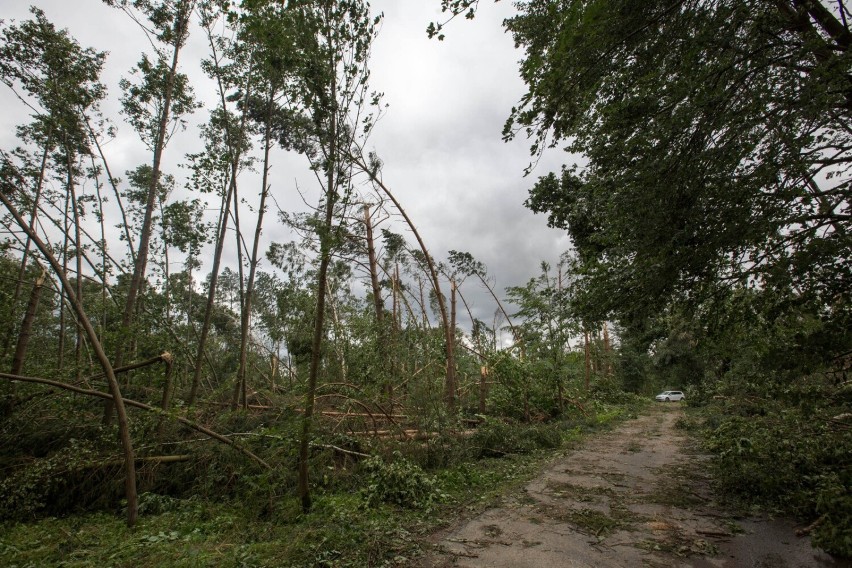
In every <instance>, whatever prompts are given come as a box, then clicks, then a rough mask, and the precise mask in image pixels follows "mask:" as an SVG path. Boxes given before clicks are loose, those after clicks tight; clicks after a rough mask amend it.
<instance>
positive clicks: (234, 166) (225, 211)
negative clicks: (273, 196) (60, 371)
mask: <svg viewBox="0 0 852 568" xmlns="http://www.w3.org/2000/svg"><path fill="white" fill-rule="evenodd" d="M210 42H211V46H214V49H215V44H214V43H213V40H212V39H210ZM249 75H250V74H249ZM217 82H218V84H219V104H221V105H222V109H226V108H227V106H226V99H225V89H224V87H223V85H222V83H221V80H220V78H219V77H218V76H217ZM250 94H251V83H250V82H248V81H247V82H246V85H245V96H244V97H243V114H242V117H241V119H240V133H238V135H241V133H242V132H244V131H245V125H246V120H247V115H246V111H245V109H246V108H247V107H248V99H249V95H250ZM225 133H226V135H227V138H228V145H229V147H230V150H231V151H232V152H233V156H232V158H231V166H230V169H231V172H230V173H231V175H230V180H229V181H228V189H227V191H225V194H224V195H223V197H222V208H221V217H220V218H219V226H218V227H219V231H218V233H217V235H216V247H215V252H214V253H213V266H212V268H211V269H210V286H209V287H208V290H207V304H206V305H205V307H204V320H203V322H202V324H201V332H200V333H199V337H198V351H197V353H196V356H195V367H194V369H193V374H192V387H191V388H190V391H189V396H188V397H187V399H186V404H187V406H192V405H193V404H195V399H196V398H197V396H198V389H199V387H200V386H201V370H202V368H203V360H204V348H205V346H206V344H207V336H208V335H209V334H210V325H211V322H212V319H213V308H214V305H215V302H216V286H217V284H218V282H219V268H220V266H221V263H222V250H223V248H224V246H225V237H226V236H227V230H228V217H230V212H231V198H232V195H233V194H234V192H235V191H236V187H237V173H238V171H239V167H240V158H241V150H242V146H241V145H239V144H237V142H236V141H235V136H234V133H232V132H230V131H229V129H228V128H227V127H226V132H225Z"/></svg>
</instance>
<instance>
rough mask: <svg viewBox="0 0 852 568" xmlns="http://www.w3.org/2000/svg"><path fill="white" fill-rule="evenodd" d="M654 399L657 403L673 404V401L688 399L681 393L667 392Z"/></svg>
mask: <svg viewBox="0 0 852 568" xmlns="http://www.w3.org/2000/svg"><path fill="white" fill-rule="evenodd" d="M654 398H655V399H656V401H657V402H671V401H673V400H683V399H684V398H686V397H685V396H684V395H683V393H682V392H680V391H665V392H662V393H660V394H658V395H657V396H655V397H654Z"/></svg>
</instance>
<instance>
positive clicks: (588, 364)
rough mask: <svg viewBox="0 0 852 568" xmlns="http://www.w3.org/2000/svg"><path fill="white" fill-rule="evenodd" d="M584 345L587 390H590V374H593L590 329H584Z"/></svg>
mask: <svg viewBox="0 0 852 568" xmlns="http://www.w3.org/2000/svg"><path fill="white" fill-rule="evenodd" d="M583 345H584V347H585V359H586V390H587V391H588V390H589V376H590V375H591V371H592V369H591V354H590V353H589V330H588V329H583Z"/></svg>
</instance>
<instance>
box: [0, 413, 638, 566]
mask: <svg viewBox="0 0 852 568" xmlns="http://www.w3.org/2000/svg"><path fill="white" fill-rule="evenodd" d="M634 402H635V401H634ZM636 408H637V407H636V406H625V405H618V406H614V405H608V404H605V403H603V402H595V401H590V402H589V403H588V406H587V412H588V416H584V415H583V414H582V413H580V412H579V411H577V412H575V413H573V414H572V415H571V416H569V417H567V418H565V419H563V420H552V421H549V422H545V423H533V424H523V423H519V422H514V421H508V422H505V421H501V420H497V419H486V420H484V421H483V422H482V424H480V426H479V428H477V429H476V430H475V431H474V432H473V433H472V434H471V435H456V436H453V435H451V433H448V432H445V433H442V434H441V436H438V437H436V438H437V441H436V440H434V439H430V440H427V441H425V442H424V441H407V442H400V441H390V440H385V441H382V442H381V443H379V442H376V441H370V440H364V439H361V438H358V439H355V438H349V437H347V436H343V435H341V434H335V433H332V432H325V431H323V430H322V429H320V430H319V432H318V435H317V438H316V440H315V443H314V448H313V454H312V464H311V471H312V474H311V475H312V478H311V483H312V487H313V495H314V506H313V508H312V510H311V512H310V513H309V514H303V513H302V512H301V510H300V508H299V504H298V502H297V500H296V498H295V476H294V471H295V464H296V461H295V459H296V458H295V453H294V448H295V447H296V446H295V444H294V435H295V432H296V428H295V425H296V422H295V421H289V422H288V421H287V420H279V421H278V422H277V425H276V426H275V427H271V426H268V425H266V423H265V422H264V421H263V419H262V418H258V417H255V418H251V417H247V416H243V417H238V416H237V417H233V418H229V420H231V421H232V422H234V423H233V424H228V425H222V424H218V425H216V427H217V428H219V429H220V430H226V429H233V430H238V431H241V432H243V433H244V435H243V436H242V437H241V438H240V443H241V444H243V445H245V446H246V447H249V448H251V449H252V450H253V451H256V452H258V453H260V454H261V455H263V456H264V458H265V459H267V460H269V461H270V462H271V463H273V465H274V470H273V472H262V471H260V470H258V468H257V467H255V466H254V465H252V464H250V463H247V460H245V459H244V458H243V457H242V456H240V455H239V454H237V453H235V452H234V451H233V450H232V449H230V448H228V447H226V446H221V445H211V444H209V443H208V444H203V445H199V444H198V443H197V442H196V443H193V444H178V445H177V448H179V451H185V452H187V454H188V455H189V459H188V460H187V461H185V462H180V463H173V464H169V465H160V466H157V467H156V468H152V469H151V470H150V471H148V473H147V474H146V477H145V479H143V480H142V482H141V483H140V487H141V488H142V491H143V493H142V494H141V497H140V510H139V512H140V518H139V523H138V525H137V526H136V527H135V528H134V529H128V528H127V527H126V526H125V524H124V517H123V511H122V509H121V507H120V505H119V504H115V505H112V506H110V505H108V506H106V507H102V506H99V507H95V508H94V509H92V507H91V502H88V501H87V502H86V503H89V505H86V503H83V502H81V503H79V504H78V506H77V507H76V508H73V507H72V508H68V509H67V510H65V511H64V512H61V511H59V510H58V507H55V506H53V505H52V503H51V499H56V498H57V496H62V495H63V494H67V497H68V498H69V499H70V498H71V497H72V496H73V494H74V491H75V490H76V489H78V488H80V487H83V486H88V485H86V484H87V483H88V482H87V481H86V479H76V478H73V476H72V478H69V479H70V481H69V480H66V481H57V482H56V483H55V484H54V485H52V486H50V487H48V488H47V489H49V491H48V490H47V489H46V490H45V491H32V490H31V489H32V488H33V487H37V486H38V484H39V483H40V479H41V478H40V477H39V476H41V475H49V474H51V472H55V471H60V468H59V466H60V464H63V460H64V461H65V463H64V465H63V467H64V468H65V470H69V471H70V470H72V469H75V468H76V467H77V466H80V468H81V469H82V470H85V471H90V469H87V467H88V466H87V467H83V466H84V465H86V464H83V462H87V463H88V465H89V466H90V465H91V464H92V463H95V462H97V460H100V459H102V458H103V455H106V454H104V448H103V447H101V446H99V445H94V446H92V445H88V446H85V447H86V448H88V449H87V450H86V451H80V452H76V453H73V452H72V453H73V456H74V457H73V460H72V461H73V463H71V464H69V463H67V462H68V459H69V458H68V450H65V451H64V452H63V451H62V450H58V451H57V452H56V453H53V454H48V456H46V458H47V459H46V460H45V461H41V462H39V463H40V465H39V466H37V467H36V466H33V467H30V468H23V469H19V470H18V471H19V472H27V473H19V474H18V475H16V476H14V477H6V478H4V480H3V482H2V483H3V484H4V485H3V486H2V487H0V490H2V491H4V492H5V493H4V501H3V507H5V509H4V513H5V518H6V519H7V520H6V521H5V522H4V523H3V525H2V526H0V565H3V566H10V567H25V566H26V567H29V566H33V567H35V566H39V567H40V566H78V567H89V566H134V567H137V566H139V567H145V566H164V565H165V566H177V567H180V566H217V567H218V566H224V567H228V566H234V567H247V566H282V567H287V566H293V567H295V566H334V567H349V566H352V567H354V566H359V567H360V566H396V565H404V564H407V563H408V564H410V562H412V560H411V559H412V558H414V557H416V556H417V555H418V554H419V553H420V547H421V543H422V542H423V538H424V536H425V535H428V534H429V533H431V532H433V531H434V530H436V529H437V528H439V527H442V526H447V525H449V524H450V523H452V522H454V521H456V520H457V519H458V516H459V514H460V513H461V512H464V511H469V510H477V509H478V508H480V507H484V506H485V505H486V504H487V503H488V502H489V501H490V500H491V499H494V498H495V497H496V496H498V495H499V494H500V493H501V492H502V491H505V490H506V488H507V487H511V486H513V485H514V484H516V483H520V482H521V481H523V480H526V479H529V478H531V477H532V476H533V475H534V474H535V473H536V472H537V471H538V470H539V468H540V467H541V463H542V460H545V459H547V458H549V457H550V456H552V453H553V451H554V450H556V449H557V448H562V447H567V446H571V445H572V444H575V443H577V442H578V441H579V440H580V439H582V437H583V436H584V435H585V434H586V433H589V432H593V431H595V430H598V429H601V428H608V427H610V426H611V425H612V424H614V423H615V422H617V421H618V420H620V419H622V418H625V417H629V416H633V415H634V414H635V412H636ZM279 418H280V417H279ZM113 443H114V441H113ZM73 447H76V448H77V449H80V448H82V447H83V446H79V445H78V446H73ZM335 448H337V449H335ZM339 450H344V451H342V452H341V451H339ZM360 454H369V455H372V456H373V457H370V458H367V459H364V458H362V457H360ZM74 460H76V461H74ZM111 468H112V469H110V470H109V475H110V477H109V479H107V481H109V480H110V479H111V480H112V482H113V484H114V486H115V487H114V489H119V488H120V481H121V475H120V468H119V467H117V466H115V465H112V466H111ZM143 471H144V469H143ZM87 475H91V474H90V473H89V474H87ZM59 477H60V478H62V476H59ZM27 479H29V481H26V480H27ZM25 481H26V484H24V483H23V482H25ZM90 481H91V483H90V485H92V486H97V484H96V483H95V481H96V480H90ZM97 481H98V482H100V483H101V484H102V483H103V482H104V480H103V479H99V480H97ZM118 494H119V495H120V491H118ZM16 496H17V497H16ZM6 498H10V500H8V501H6V500H5V499H6ZM27 498H28V499H30V500H31V502H29V503H28V502H27V501H26V499H27ZM63 506H65V505H64V504H63ZM84 507H88V510H86V509H85V508H84ZM74 511H76V512H74ZM22 512H24V514H22Z"/></svg>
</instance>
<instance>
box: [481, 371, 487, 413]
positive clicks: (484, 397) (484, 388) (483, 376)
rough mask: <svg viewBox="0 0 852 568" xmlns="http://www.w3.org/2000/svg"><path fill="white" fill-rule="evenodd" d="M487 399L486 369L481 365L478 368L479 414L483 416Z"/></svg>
mask: <svg viewBox="0 0 852 568" xmlns="http://www.w3.org/2000/svg"><path fill="white" fill-rule="evenodd" d="M487 398H488V367H487V366H486V365H482V366H481V367H480V368H479V413H480V414H482V415H484V414H485V411H486V408H485V401H486V400H487Z"/></svg>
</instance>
